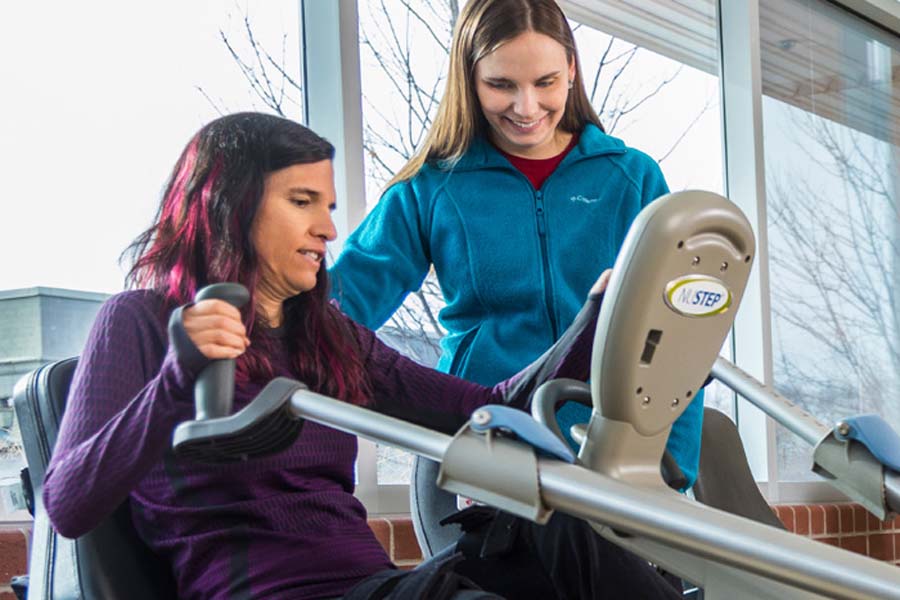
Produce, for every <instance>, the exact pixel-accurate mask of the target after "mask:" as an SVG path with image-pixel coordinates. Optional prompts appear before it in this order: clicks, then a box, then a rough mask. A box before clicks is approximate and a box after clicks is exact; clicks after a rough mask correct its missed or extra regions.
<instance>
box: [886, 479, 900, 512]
mask: <svg viewBox="0 0 900 600" xmlns="http://www.w3.org/2000/svg"><path fill="white" fill-rule="evenodd" d="M884 500H885V504H886V505H887V509H888V510H889V511H892V512H895V513H897V514H900V473H897V472H896V471H892V470H890V469H888V468H885V469H884Z"/></svg>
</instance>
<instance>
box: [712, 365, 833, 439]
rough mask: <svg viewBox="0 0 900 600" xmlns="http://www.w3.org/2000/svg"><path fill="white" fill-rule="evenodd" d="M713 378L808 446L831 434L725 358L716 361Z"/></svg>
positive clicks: (806, 414) (805, 413)
mask: <svg viewBox="0 0 900 600" xmlns="http://www.w3.org/2000/svg"><path fill="white" fill-rule="evenodd" d="M712 375H713V377H715V378H716V379H718V380H719V381H721V382H722V383H724V384H725V385H727V386H728V387H729V388H731V389H732V390H734V391H735V392H737V393H738V394H740V395H741V396H742V397H743V398H745V399H746V400H748V401H750V402H751V403H752V404H753V405H755V406H756V407H757V408H759V409H761V410H762V411H764V412H765V413H766V414H768V415H769V416H771V417H772V418H773V419H775V420H776V421H778V422H779V423H781V424H782V425H784V426H785V427H787V428H788V429H790V430H791V431H792V432H793V433H795V434H796V435H798V436H799V437H800V438H802V439H803V440H804V441H806V443H807V444H809V445H811V446H815V445H816V444H818V443H819V441H821V440H822V438H824V437H825V436H826V435H828V434H829V433H830V432H831V428H829V427H826V426H825V425H823V424H822V423H820V422H819V421H818V419H816V418H815V417H813V416H812V415H811V414H809V413H808V412H806V411H805V410H803V409H802V408H800V407H799V406H797V405H796V404H794V403H793V402H791V401H790V400H788V399H787V398H785V397H784V396H782V395H780V394H779V393H778V392H776V391H775V390H773V389H771V388H769V387H768V386H766V385H764V384H763V383H761V382H760V381H759V380H758V379H756V378H755V377H753V376H752V375H750V374H748V373H746V372H745V371H743V370H742V369H740V368H739V367H736V366H735V365H733V364H731V362H729V361H727V360H725V359H724V358H721V357H720V358H718V359H716V362H715V363H714V364H713V368H712Z"/></svg>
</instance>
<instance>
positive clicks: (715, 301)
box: [665, 275, 731, 317]
mask: <svg viewBox="0 0 900 600" xmlns="http://www.w3.org/2000/svg"><path fill="white" fill-rule="evenodd" d="M665 298H666V304H667V305H668V306H669V308H671V309H672V310H674V311H675V312H677V313H679V314H682V315H685V316H688V317H711V316H714V315H720V314H722V313H723V312H725V311H726V310H728V307H729V306H731V290H729V289H728V288H727V287H726V286H725V284H724V283H722V282H721V281H720V280H718V279H716V278H715V277H708V276H704V275H684V276H682V277H679V278H678V279H673V280H672V281H670V282H669V283H667V284H666V294H665Z"/></svg>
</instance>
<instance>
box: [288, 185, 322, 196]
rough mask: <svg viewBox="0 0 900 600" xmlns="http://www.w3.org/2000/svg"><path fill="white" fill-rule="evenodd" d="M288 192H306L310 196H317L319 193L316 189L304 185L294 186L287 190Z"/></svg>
mask: <svg viewBox="0 0 900 600" xmlns="http://www.w3.org/2000/svg"><path fill="white" fill-rule="evenodd" d="M288 194H308V195H310V196H315V197H317V198H318V197H319V196H320V195H321V194H320V193H319V192H317V191H316V190H313V189H310V188H305V187H294V188H291V189H289V190H288Z"/></svg>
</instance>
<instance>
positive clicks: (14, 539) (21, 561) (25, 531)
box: [0, 526, 31, 600]
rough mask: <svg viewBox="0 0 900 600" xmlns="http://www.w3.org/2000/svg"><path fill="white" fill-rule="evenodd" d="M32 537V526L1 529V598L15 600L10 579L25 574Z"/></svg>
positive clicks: (2, 599)
mask: <svg viewBox="0 0 900 600" xmlns="http://www.w3.org/2000/svg"><path fill="white" fill-rule="evenodd" d="M30 539H31V527H30V526H21V527H5V528H3V529H0V600H15V597H16V595H15V594H13V591H12V588H11V587H9V580H10V579H12V578H13V577H14V576H16V575H24V574H25V571H26V570H27V568H28V559H27V556H28V543H29V540H30Z"/></svg>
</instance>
